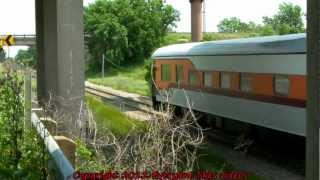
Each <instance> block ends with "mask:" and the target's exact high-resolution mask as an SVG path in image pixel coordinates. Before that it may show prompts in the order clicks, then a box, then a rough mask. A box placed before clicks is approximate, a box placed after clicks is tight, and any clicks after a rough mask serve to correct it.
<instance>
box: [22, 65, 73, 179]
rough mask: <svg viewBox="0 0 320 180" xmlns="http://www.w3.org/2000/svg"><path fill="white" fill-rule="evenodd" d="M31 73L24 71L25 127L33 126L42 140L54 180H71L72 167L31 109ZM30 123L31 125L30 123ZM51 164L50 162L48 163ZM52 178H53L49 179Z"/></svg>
mask: <svg viewBox="0 0 320 180" xmlns="http://www.w3.org/2000/svg"><path fill="white" fill-rule="evenodd" d="M31 83H32V73H31V71H29V70H26V71H25V122H26V127H27V128H31V126H33V127H34V128H35V130H36V131H37V134H38V135H39V137H40V138H41V139H42V140H43V142H44V145H45V146H46V148H47V150H48V152H49V154H50V156H51V160H52V162H53V164H54V165H53V166H49V167H50V168H53V170H54V171H53V172H55V173H56V174H54V176H55V177H56V179H59V180H60V179H62V180H72V179H74V178H73V174H74V172H75V170H74V168H73V166H72V165H71V163H70V161H69V160H68V159H67V157H66V156H65V154H64V152H63V151H62V149H61V148H60V147H59V145H58V144H57V142H56V141H55V139H54V137H53V136H51V134H50V133H49V131H48V130H47V129H46V127H45V126H44V124H43V123H42V122H41V120H40V118H39V117H38V116H37V114H36V113H35V111H36V110H35V109H33V110H32V109H31V106H32V87H31ZM30 122H31V123H30ZM50 163H51V162H50ZM51 178H54V177H51Z"/></svg>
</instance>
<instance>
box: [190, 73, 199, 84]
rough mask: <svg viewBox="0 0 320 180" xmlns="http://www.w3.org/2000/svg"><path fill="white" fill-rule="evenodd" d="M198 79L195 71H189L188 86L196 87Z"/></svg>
mask: <svg viewBox="0 0 320 180" xmlns="http://www.w3.org/2000/svg"><path fill="white" fill-rule="evenodd" d="M197 82H198V78H197V72H196V71H189V84H190V85H197Z"/></svg>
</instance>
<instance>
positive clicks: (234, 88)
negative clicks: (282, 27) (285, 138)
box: [152, 34, 306, 136]
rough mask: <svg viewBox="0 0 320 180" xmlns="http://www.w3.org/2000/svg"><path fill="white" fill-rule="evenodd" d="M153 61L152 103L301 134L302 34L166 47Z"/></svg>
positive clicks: (303, 99)
mask: <svg viewBox="0 0 320 180" xmlns="http://www.w3.org/2000/svg"><path fill="white" fill-rule="evenodd" d="M152 59H153V76H154V77H153V78H154V84H153V95H152V98H153V102H154V103H161V102H162V103H165V102H166V101H167V97H166V96H165V95H164V93H161V92H164V91H165V92H166V91H167V92H168V90H170V97H169V103H170V104H172V105H175V106H180V107H187V106H188V103H190V104H191V107H192V108H193V109H194V110H196V111H199V112H203V113H206V114H211V115H216V116H221V117H226V118H230V119H234V120H238V121H241V122H245V123H249V124H254V125H257V126H262V127H266V128H271V129H274V130H279V131H283V132H287V133H290V134H295V135H299V136H305V124H306V35H305V34H295V35H285V36H270V37H259V38H246V39H236V40H223V41H212V42H200V43H186V44H177V45H170V46H167V47H163V48H160V49H158V50H156V51H155V52H154V54H153V56H152Z"/></svg>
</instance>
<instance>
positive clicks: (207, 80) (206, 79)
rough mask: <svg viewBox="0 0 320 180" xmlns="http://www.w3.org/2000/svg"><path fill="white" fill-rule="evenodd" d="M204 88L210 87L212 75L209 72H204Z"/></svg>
mask: <svg viewBox="0 0 320 180" xmlns="http://www.w3.org/2000/svg"><path fill="white" fill-rule="evenodd" d="M204 86H205V87H212V73H211V72H204Z"/></svg>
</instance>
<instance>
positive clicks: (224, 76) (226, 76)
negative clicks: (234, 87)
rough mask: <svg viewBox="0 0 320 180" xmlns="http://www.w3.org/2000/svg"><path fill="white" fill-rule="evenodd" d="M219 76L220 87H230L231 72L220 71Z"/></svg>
mask: <svg viewBox="0 0 320 180" xmlns="http://www.w3.org/2000/svg"><path fill="white" fill-rule="evenodd" d="M220 78H221V79H220V87H221V88H225V89H228V88H230V87H231V73H227V72H222V73H221V76H220Z"/></svg>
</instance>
